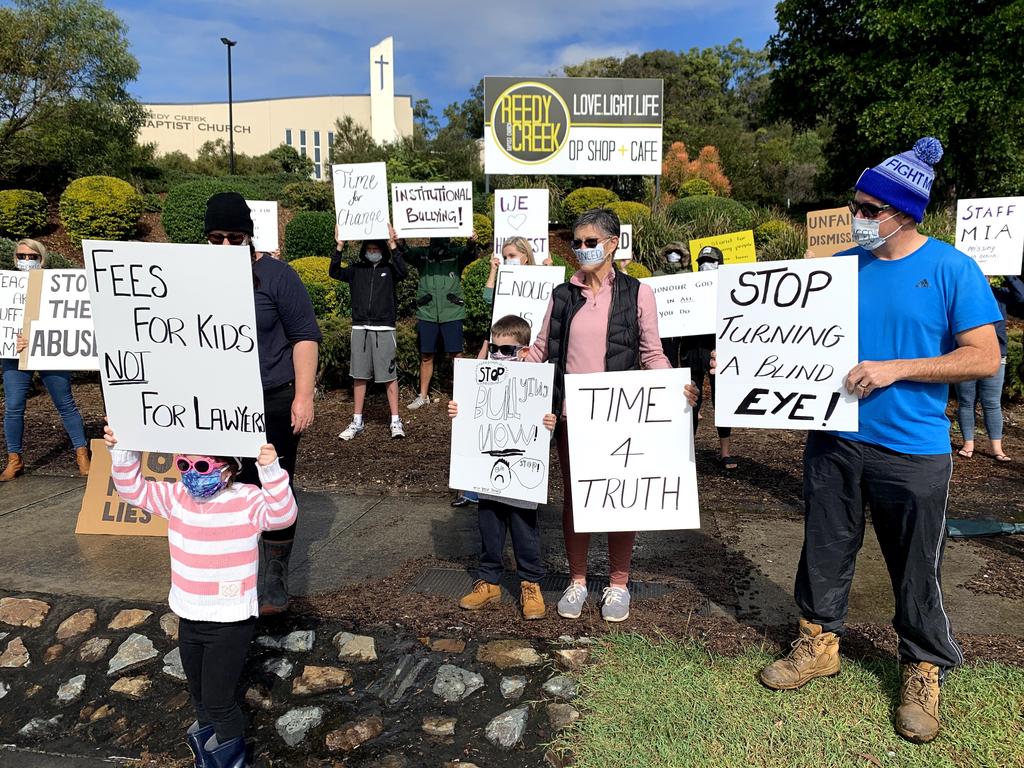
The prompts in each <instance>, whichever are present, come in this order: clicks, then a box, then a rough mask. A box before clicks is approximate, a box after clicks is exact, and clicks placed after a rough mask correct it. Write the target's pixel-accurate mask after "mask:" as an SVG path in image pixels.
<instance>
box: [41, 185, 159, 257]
mask: <svg viewBox="0 0 1024 768" xmlns="http://www.w3.org/2000/svg"><path fill="white" fill-rule="evenodd" d="M142 209H143V205H142V197H141V196H140V195H139V193H138V192H136V191H135V187H133V186H132V185H131V184H129V183H128V182H126V181H122V180H121V179H115V178H113V177H112V176H85V177H84V178H81V179H76V180H75V181H72V182H71V183H70V184H68V186H67V188H66V189H65V190H64V194H62V195H61V196H60V218H61V222H62V223H63V224H64V229H65V230H66V231H67V233H68V236H69V237H70V238H71V240H72V241H73V242H75V243H76V244H78V243H80V242H81V241H82V240H83V239H86V238H93V239H96V240H125V239H127V238H130V237H131V236H133V235H134V234H135V232H136V230H137V229H138V225H139V217H140V216H141V215H142Z"/></svg>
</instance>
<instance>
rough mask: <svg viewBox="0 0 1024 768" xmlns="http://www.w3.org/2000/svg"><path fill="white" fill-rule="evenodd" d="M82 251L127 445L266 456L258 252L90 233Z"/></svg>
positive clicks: (108, 394) (107, 378)
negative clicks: (254, 262) (255, 272)
mask: <svg viewBox="0 0 1024 768" xmlns="http://www.w3.org/2000/svg"><path fill="white" fill-rule="evenodd" d="M82 250H83V251H84V253H85V269H86V274H87V276H88V280H89V292H90V294H91V298H92V314H93V319H94V322H95V324H96V342H97V346H98V352H99V358H100V377H101V380H102V382H103V396H104V399H105V401H106V405H107V416H108V418H109V420H110V425H111V427H113V429H114V433H115V434H116V435H117V440H118V446H119V447H121V448H126V449H128V450H136V451H156V452H162V453H205V454H209V455H212V456H256V455H257V454H258V453H259V449H260V446H261V445H263V444H264V443H265V442H266V438H265V435H264V433H265V427H264V416H263V386H262V383H261V380H260V362H259V352H258V350H257V346H256V310H255V307H254V304H253V291H252V279H253V278H252V266H251V260H250V257H249V249H248V248H247V247H244V246H237V247H236V246H222V247H217V248H216V250H215V253H211V251H214V247H213V246H209V245H175V244H170V243H121V242H110V241H98V240H86V241H84V242H83V243H82Z"/></svg>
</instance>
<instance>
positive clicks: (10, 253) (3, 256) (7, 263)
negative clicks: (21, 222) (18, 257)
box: [0, 237, 16, 269]
mask: <svg viewBox="0 0 1024 768" xmlns="http://www.w3.org/2000/svg"><path fill="white" fill-rule="evenodd" d="M15 245H16V243H15V242H14V241H13V240H8V239H7V238H6V237H0V269H16V267H15V265H14V247H15Z"/></svg>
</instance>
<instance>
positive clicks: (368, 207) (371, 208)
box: [331, 163, 389, 240]
mask: <svg viewBox="0 0 1024 768" xmlns="http://www.w3.org/2000/svg"><path fill="white" fill-rule="evenodd" d="M331 178H332V179H333V180H334V216H335V218H336V220H337V222H338V237H339V239H341V240H387V239H388V237H389V234H388V167H387V164H385V163H352V164H349V165H332V166H331Z"/></svg>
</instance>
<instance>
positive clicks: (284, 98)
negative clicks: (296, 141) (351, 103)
mask: <svg viewBox="0 0 1024 768" xmlns="http://www.w3.org/2000/svg"><path fill="white" fill-rule="evenodd" d="M354 97H363V98H367V99H368V98H370V94H368V93H318V94H313V95H311V96H276V97H273V98H269V99H232V103H234V104H247V103H253V102H257V101H289V100H294V99H336V98H354ZM395 98H396V99H408V100H409V104H412V96H411V95H410V94H408V93H396V94H395ZM140 103H141V104H142V106H144V107H150V106H157V105H159V106H165V107H186V106H197V107H198V106H200V105H209V104H227V101H226V100H225V101H220V100H218V101H143V102H140Z"/></svg>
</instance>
